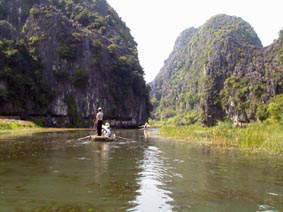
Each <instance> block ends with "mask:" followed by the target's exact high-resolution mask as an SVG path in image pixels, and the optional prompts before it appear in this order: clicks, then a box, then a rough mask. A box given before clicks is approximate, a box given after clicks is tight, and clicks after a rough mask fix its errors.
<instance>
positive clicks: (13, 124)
mask: <svg viewBox="0 0 283 212" xmlns="http://www.w3.org/2000/svg"><path fill="white" fill-rule="evenodd" d="M30 128H40V127H39V126H38V125H36V124H35V123H33V122H30V121H22V120H15V119H0V130H15V129H30Z"/></svg>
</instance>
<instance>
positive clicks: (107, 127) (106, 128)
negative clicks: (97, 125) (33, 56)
mask: <svg viewBox="0 0 283 212" xmlns="http://www.w3.org/2000/svg"><path fill="white" fill-rule="evenodd" d="M102 128H103V130H104V132H105V136H106V137H111V127H110V124H109V123H106V124H105V125H103V126H102Z"/></svg>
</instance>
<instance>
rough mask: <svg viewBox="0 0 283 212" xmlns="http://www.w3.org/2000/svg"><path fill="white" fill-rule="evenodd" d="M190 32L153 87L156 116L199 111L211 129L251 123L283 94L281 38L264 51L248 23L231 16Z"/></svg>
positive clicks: (216, 18)
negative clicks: (261, 108)
mask: <svg viewBox="0 0 283 212" xmlns="http://www.w3.org/2000/svg"><path fill="white" fill-rule="evenodd" d="M187 31H191V32H192V33H188V34H186V33H184V32H183V33H182V34H181V36H180V38H178V40H180V39H181V40H183V41H184V43H182V44H181V45H180V42H178V41H177V42H176V46H175V47H174V51H173V53H172V54H171V55H170V56H169V58H168V60H167V61H166V62H165V65H164V67H163V68H162V69H161V71H160V74H159V75H158V76H157V77H156V79H155V80H154V81H153V83H152V84H151V85H152V97H153V102H154V103H155V112H154V113H155V115H156V116H157V117H161V118H162V117H170V116H174V114H176V112H177V113H184V112H188V111H198V113H201V114H202V120H203V122H204V124H206V125H214V124H216V122H217V121H218V120H223V119H224V118H225V117H229V118H231V119H233V120H234V121H235V122H248V121H250V120H253V119H256V118H257V117H256V111H257V108H258V106H257V105H258V104H262V103H264V102H266V101H268V99H270V98H271V97H272V96H274V95H276V94H278V93H281V92H282V87H281V83H282V63H280V59H279V54H280V51H281V50H280V48H282V41H281V40H280V39H279V40H278V41H276V42H275V43H274V44H272V45H271V46H269V47H266V48H263V47H262V44H261V42H260V40H259V38H258V37H257V35H256V33H255V32H254V30H253V28H252V27H251V26H250V25H249V24H248V23H247V22H245V21H244V20H242V19H241V18H238V17H232V16H227V15H217V16H215V17H212V18H211V19H210V20H208V21H207V22H206V23H205V24H204V25H203V26H201V27H200V28H198V29H194V30H192V29H189V30H187ZM187 31H185V32H187ZM176 55H179V57H176ZM267 58H268V59H267ZM281 62H282V61H281ZM275 75H276V76H275ZM264 82H266V83H264ZM263 84H265V85H264V86H263ZM271 85H272V86H271ZM263 87H264V88H263ZM271 87H273V88H271ZM174 111H176V112H174Z"/></svg>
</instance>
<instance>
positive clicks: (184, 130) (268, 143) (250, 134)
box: [160, 122, 283, 154]
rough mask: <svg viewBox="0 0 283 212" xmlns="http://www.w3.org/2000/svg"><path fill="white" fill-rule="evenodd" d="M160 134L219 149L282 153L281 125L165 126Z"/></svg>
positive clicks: (282, 136)
mask: <svg viewBox="0 0 283 212" xmlns="http://www.w3.org/2000/svg"><path fill="white" fill-rule="evenodd" d="M160 134H161V135H163V136H168V137H175V138H180V139H186V140H190V141H195V142H200V143H203V142H204V143H207V144H212V145H219V146H221V147H240V148H247V149H249V150H255V151H258V150H263V151H268V152H270V153H280V154H282V153H283V142H282V141H283V125H282V123H276V124H270V123H267V122H265V123H252V124H249V125H248V126H247V127H245V128H235V127H233V125H232V124H231V123H230V122H228V123H225V122H219V123H218V125H217V126H215V127H204V126H201V125H199V124H194V125H189V126H182V127H174V126H167V127H162V128H161V130H160Z"/></svg>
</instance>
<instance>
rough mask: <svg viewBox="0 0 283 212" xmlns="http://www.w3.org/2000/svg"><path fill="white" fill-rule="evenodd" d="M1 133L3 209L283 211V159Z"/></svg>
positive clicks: (165, 144)
mask: <svg viewBox="0 0 283 212" xmlns="http://www.w3.org/2000/svg"><path fill="white" fill-rule="evenodd" d="M88 134H89V132H88V131H72V132H70V131H69V132H37V133H33V134H27V135H17V136H6V135H2V136H0V211H75V212H76V211H146V212H147V211H149V212H151V211H217V212H218V211H225V212H226V211H227V212H229V211H283V157H282V156H270V155H268V154H265V153H257V154H247V153H243V152H239V151H237V150H226V151H223V150H221V149H216V148H211V147H206V146H202V145H195V144H192V143H187V142H183V141H174V140H169V139H165V138H161V137H158V136H157V135H156V132H155V131H150V132H149V133H148V134H146V136H147V137H145V135H144V132H143V131H138V130H123V131H116V134H117V135H119V136H122V137H126V138H129V139H130V140H122V141H120V142H115V143H97V142H89V141H77V140H76V139H77V138H79V137H84V136H86V135H88Z"/></svg>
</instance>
